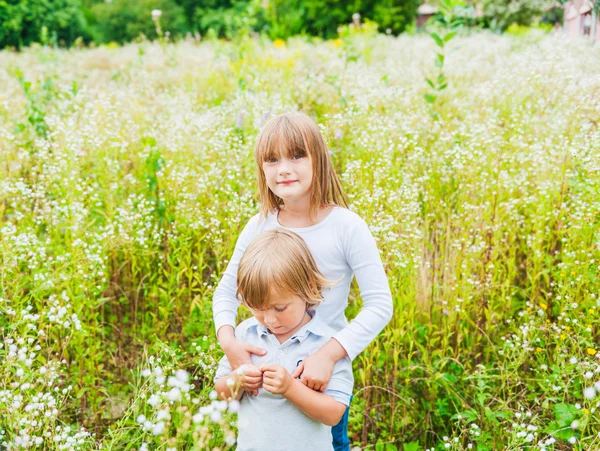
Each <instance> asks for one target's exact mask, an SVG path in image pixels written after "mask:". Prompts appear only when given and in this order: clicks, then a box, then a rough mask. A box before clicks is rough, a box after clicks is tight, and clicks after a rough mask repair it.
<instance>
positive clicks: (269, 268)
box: [236, 229, 333, 310]
mask: <svg viewBox="0 0 600 451" xmlns="http://www.w3.org/2000/svg"><path fill="white" fill-rule="evenodd" d="M237 284H238V288H237V292H236V295H237V296H238V297H239V298H240V299H241V300H242V303H243V304H244V305H245V306H246V307H248V308H251V309H255V310H263V309H265V308H267V307H268V305H269V302H270V299H269V295H270V290H271V289H275V290H276V291H277V292H278V293H281V294H292V295H296V296H299V297H300V298H301V299H303V300H305V301H306V307H307V310H308V309H310V308H314V307H316V306H317V305H318V304H319V303H320V302H321V301H322V300H323V295H322V290H323V289H324V288H326V287H329V286H332V285H333V284H332V283H331V282H329V281H328V280H327V279H325V277H323V275H322V274H321V272H320V271H319V268H318V267H317V264H316V263H315V260H314V258H313V256H312V254H311V253H310V250H309V249H308V246H307V245H306V243H305V242H304V240H303V239H302V238H300V237H299V236H298V235H297V234H295V233H294V232H290V231H289V230H285V229H272V230H268V231H266V232H262V233H261V234H260V235H258V236H257V237H256V238H255V239H254V240H253V241H252V242H251V243H250V245H249V246H248V247H247V248H246V252H244V255H243V256H242V258H241V260H240V264H239V266H238V272H237Z"/></svg>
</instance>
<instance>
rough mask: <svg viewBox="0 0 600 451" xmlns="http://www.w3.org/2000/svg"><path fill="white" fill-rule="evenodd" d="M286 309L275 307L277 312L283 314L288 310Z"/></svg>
mask: <svg viewBox="0 0 600 451" xmlns="http://www.w3.org/2000/svg"><path fill="white" fill-rule="evenodd" d="M286 307H287V306H286ZM286 307H282V308H277V307H275V311H276V312H279V313H281V312H283V311H284V310H285V309H286Z"/></svg>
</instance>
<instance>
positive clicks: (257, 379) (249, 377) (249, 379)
mask: <svg viewBox="0 0 600 451" xmlns="http://www.w3.org/2000/svg"><path fill="white" fill-rule="evenodd" d="M261 380H262V373H260V374H259V375H258V376H254V375H248V374H244V381H245V382H248V383H254V382H260V381H261Z"/></svg>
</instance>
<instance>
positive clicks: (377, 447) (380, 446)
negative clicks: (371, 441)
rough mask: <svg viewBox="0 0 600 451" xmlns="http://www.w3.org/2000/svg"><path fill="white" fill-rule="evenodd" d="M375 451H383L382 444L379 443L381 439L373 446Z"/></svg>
mask: <svg viewBox="0 0 600 451" xmlns="http://www.w3.org/2000/svg"><path fill="white" fill-rule="evenodd" d="M375 451H384V450H383V442H382V441H381V439H379V440H377V444H376V445H375Z"/></svg>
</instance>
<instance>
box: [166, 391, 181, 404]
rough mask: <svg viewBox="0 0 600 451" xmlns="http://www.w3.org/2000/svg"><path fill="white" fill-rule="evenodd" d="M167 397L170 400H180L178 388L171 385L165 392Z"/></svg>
mask: <svg viewBox="0 0 600 451" xmlns="http://www.w3.org/2000/svg"><path fill="white" fill-rule="evenodd" d="M167 399H168V400H169V401H172V402H176V401H180V400H181V391H180V390H179V388H177V387H173V388H172V389H171V390H169V392H168V393H167Z"/></svg>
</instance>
